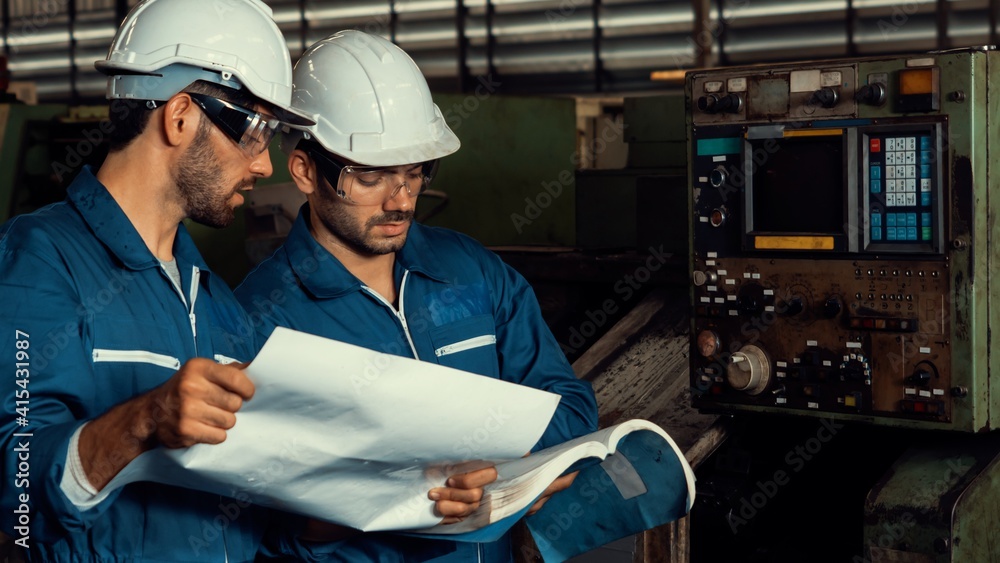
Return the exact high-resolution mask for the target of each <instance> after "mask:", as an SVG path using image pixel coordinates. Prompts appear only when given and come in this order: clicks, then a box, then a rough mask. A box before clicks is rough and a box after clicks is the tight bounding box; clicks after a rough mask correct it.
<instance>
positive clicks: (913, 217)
mask: <svg viewBox="0 0 1000 563" xmlns="http://www.w3.org/2000/svg"><path fill="white" fill-rule="evenodd" d="M906 226H907V227H916V226H917V214H916V213H907V214H906Z"/></svg>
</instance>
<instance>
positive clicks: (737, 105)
mask: <svg viewBox="0 0 1000 563" xmlns="http://www.w3.org/2000/svg"><path fill="white" fill-rule="evenodd" d="M742 108H743V99H742V98H740V95H739V94H726V95H724V96H720V95H719V94H708V95H707V96H702V97H700V98H698V109H699V110H701V111H703V112H705V113H722V112H728V113H739V111H740V109H742Z"/></svg>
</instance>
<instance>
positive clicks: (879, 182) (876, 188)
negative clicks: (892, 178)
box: [870, 180, 882, 194]
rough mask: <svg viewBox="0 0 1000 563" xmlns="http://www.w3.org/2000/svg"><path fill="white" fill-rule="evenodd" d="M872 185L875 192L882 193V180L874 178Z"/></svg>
mask: <svg viewBox="0 0 1000 563" xmlns="http://www.w3.org/2000/svg"><path fill="white" fill-rule="evenodd" d="M870 185H871V190H872V193H873V194H877V193H882V180H872V181H871V184H870Z"/></svg>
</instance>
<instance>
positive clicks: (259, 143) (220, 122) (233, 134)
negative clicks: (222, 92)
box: [188, 92, 281, 158]
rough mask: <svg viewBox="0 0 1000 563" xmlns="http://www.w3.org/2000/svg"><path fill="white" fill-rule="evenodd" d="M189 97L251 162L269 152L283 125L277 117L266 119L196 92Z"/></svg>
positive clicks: (254, 112) (266, 117)
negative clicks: (275, 135)
mask: <svg viewBox="0 0 1000 563" xmlns="http://www.w3.org/2000/svg"><path fill="white" fill-rule="evenodd" d="M188 95H189V96H191V99H192V100H194V103H196V104H198V107H200V108H201V110H202V111H203V112H205V115H206V116H207V117H208V118H209V119H210V120H211V121H212V123H214V124H215V126H216V127H218V128H219V129H221V130H222V132H223V133H225V134H226V135H228V136H229V138H230V139H232V140H233V142H235V143H236V144H237V145H238V146H239V147H240V148H241V149H242V150H243V152H245V153H246V154H247V156H249V157H250V158H253V157H255V156H257V155H259V154H260V153H262V152H264V150H266V149H267V147H268V145H270V144H271V139H273V138H274V134H275V133H276V132H277V131H278V126H279V125H281V121H279V120H278V118H277V117H273V116H268V115H264V114H262V113H260V112H259V111H254V110H250V109H247V108H243V107H240V106H237V105H234V104H231V103H229V102H227V101H225V100H220V99H218V98H215V97H212V96H208V95H205V94H199V93H195V92H189V93H188Z"/></svg>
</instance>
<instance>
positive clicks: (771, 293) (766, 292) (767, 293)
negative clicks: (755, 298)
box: [764, 289, 774, 295]
mask: <svg viewBox="0 0 1000 563" xmlns="http://www.w3.org/2000/svg"><path fill="white" fill-rule="evenodd" d="M764 295H774V290H773V289H765V290H764Z"/></svg>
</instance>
